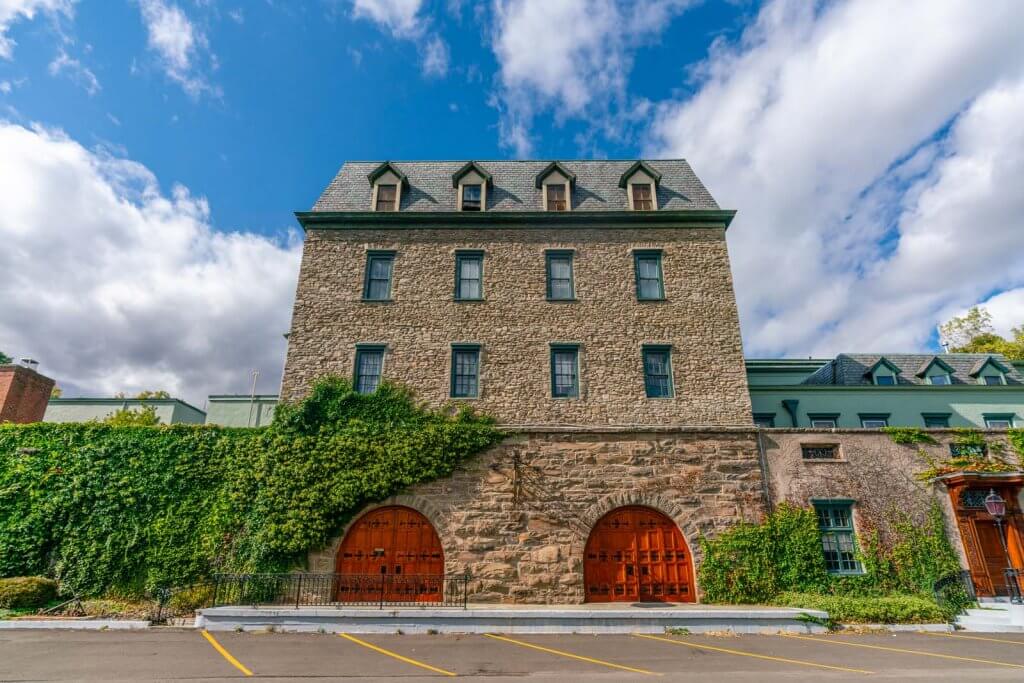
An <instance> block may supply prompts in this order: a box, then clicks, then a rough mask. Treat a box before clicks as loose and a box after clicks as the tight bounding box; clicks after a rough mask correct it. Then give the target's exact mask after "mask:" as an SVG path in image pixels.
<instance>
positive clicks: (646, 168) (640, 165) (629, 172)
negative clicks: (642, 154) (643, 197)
mask: <svg viewBox="0 0 1024 683" xmlns="http://www.w3.org/2000/svg"><path fill="white" fill-rule="evenodd" d="M637 171H643V172H644V173H646V174H647V175H649V176H650V177H651V178H652V179H654V184H655V185H657V184H658V183H660V182H661V174H660V173H658V172H657V171H655V170H654V169H653V168H651V166H650V164H648V163H647V162H646V161H644V160H642V159H641V160H640V161H637V162H636V163H635V164H633V165H632V166H630V167H629V168H627V169H626V172H625V173H623V174H622V175H621V176H620V177H619V187H621V188H625V187H626V183H627V182H628V181H629V179H630V178H632V177H633V175H634V174H636V172H637Z"/></svg>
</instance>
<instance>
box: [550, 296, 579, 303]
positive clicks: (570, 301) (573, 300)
mask: <svg viewBox="0 0 1024 683" xmlns="http://www.w3.org/2000/svg"><path fill="white" fill-rule="evenodd" d="M545 301H547V302H548V303H549V304H571V303H574V302H576V301H579V299H577V298H576V297H572V298H570V299H552V298H551V297H550V296H549V297H545Z"/></svg>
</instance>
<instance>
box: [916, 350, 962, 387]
mask: <svg viewBox="0 0 1024 683" xmlns="http://www.w3.org/2000/svg"><path fill="white" fill-rule="evenodd" d="M916 374H917V376H918V377H920V378H921V379H923V380H924V381H925V382H926V383H928V384H931V385H934V386H949V385H950V384H952V383H953V368H952V367H951V366H950V365H949V363H947V362H946V361H944V360H942V359H941V358H939V357H938V356H932V357H931V358H930V359H929V360H927V361H925V363H924V364H923V365H921V367H920V369H918V371H917V373H916Z"/></svg>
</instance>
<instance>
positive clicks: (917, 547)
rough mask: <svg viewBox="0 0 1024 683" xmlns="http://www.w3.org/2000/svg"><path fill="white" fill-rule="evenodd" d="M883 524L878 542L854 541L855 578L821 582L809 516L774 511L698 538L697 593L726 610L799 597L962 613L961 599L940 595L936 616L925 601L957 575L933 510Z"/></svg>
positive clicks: (898, 514) (822, 569)
mask: <svg viewBox="0 0 1024 683" xmlns="http://www.w3.org/2000/svg"><path fill="white" fill-rule="evenodd" d="M888 522H889V523H888V527H889V531H888V533H887V534H886V536H885V537H882V535H881V534H880V533H879V532H878V531H877V530H874V531H871V532H869V533H867V534H866V535H865V537H859V538H858V539H857V542H858V556H859V560H860V562H861V565H862V567H863V569H864V573H863V574H859V575H835V574H829V573H828V571H827V569H826V566H825V557H824V554H823V552H822V547H821V535H820V532H819V530H818V519H817V514H816V513H815V511H814V510H813V509H811V508H800V507H796V506H794V505H790V504H782V505H780V506H779V507H778V508H776V509H775V511H774V512H772V513H771V514H769V515H767V516H766V518H765V519H764V521H763V522H761V523H760V524H752V523H744V524H739V525H736V526H734V527H733V528H731V529H729V530H727V531H725V532H723V533H721V534H719V535H718V536H716V537H714V538H702V539H701V546H702V548H703V551H704V561H703V562H702V564H701V566H700V569H699V571H698V574H699V579H700V585H701V587H702V588H703V589H704V593H705V596H706V598H707V600H708V601H709V602H720V603H730V604H743V603H761V604H772V603H775V602H776V601H777V600H778V599H780V598H779V596H781V595H785V594H793V593H799V594H804V595H807V594H811V595H817V596H822V597H828V596H841V597H844V598H853V597H862V598H865V599H867V600H868V601H869V602H870V601H871V600H878V599H880V598H882V597H883V596H893V595H896V596H908V595H912V596H923V597H922V598H921V599H923V600H925V601H928V602H930V604H931V605H933V606H934V607H935V609H936V610H939V611H942V612H943V613H945V614H946V615H947V616H950V615H952V614H954V613H956V612H958V611H959V610H960V609H962V608H963V607H964V606H966V602H967V598H966V595H955V594H950V595H947V596H946V602H945V603H944V606H943V607H942V608H940V607H939V606H938V604H937V603H936V602H935V600H934V599H932V598H931V597H930V596H931V594H932V588H933V586H934V584H935V582H936V581H938V580H939V579H941V578H944V577H946V576H948V575H950V574H953V573H956V572H959V571H960V563H959V560H958V558H957V556H956V553H955V551H954V550H953V546H952V545H951V544H950V542H949V539H948V537H947V536H946V529H945V521H944V519H943V515H942V510H941V508H939V506H938V505H937V504H933V505H932V506H931V508H930V509H929V510H928V513H927V516H926V518H925V519H924V520H923V521H922V520H914V519H912V518H911V517H910V516H909V515H908V514H907V513H905V512H903V511H892V512H891V513H890V519H889V520H888ZM807 606H808V607H810V605H807ZM834 618H837V619H838V618H839V617H834Z"/></svg>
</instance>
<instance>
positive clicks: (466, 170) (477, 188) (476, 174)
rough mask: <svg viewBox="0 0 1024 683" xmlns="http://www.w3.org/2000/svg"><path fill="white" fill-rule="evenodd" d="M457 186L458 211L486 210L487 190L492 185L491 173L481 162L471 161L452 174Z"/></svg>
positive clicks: (454, 183) (454, 185) (454, 184)
mask: <svg viewBox="0 0 1024 683" xmlns="http://www.w3.org/2000/svg"><path fill="white" fill-rule="evenodd" d="M452 187H454V188H455V191H456V195H455V199H456V202H457V205H456V207H455V210H456V211H486V210H487V192H488V190H489V189H490V187H491V174H490V173H488V172H487V171H485V170H484V169H483V167H482V166H480V164H478V163H476V162H475V161H470V162H469V163H467V164H466V165H465V166H463V167H462V168H460V169H459V170H458V171H456V172H455V173H454V174H452Z"/></svg>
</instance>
